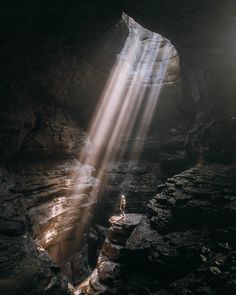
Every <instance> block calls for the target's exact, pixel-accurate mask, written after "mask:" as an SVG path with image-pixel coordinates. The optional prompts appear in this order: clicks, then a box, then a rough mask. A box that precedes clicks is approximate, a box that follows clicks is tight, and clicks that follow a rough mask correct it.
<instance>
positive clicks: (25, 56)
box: [0, 0, 236, 294]
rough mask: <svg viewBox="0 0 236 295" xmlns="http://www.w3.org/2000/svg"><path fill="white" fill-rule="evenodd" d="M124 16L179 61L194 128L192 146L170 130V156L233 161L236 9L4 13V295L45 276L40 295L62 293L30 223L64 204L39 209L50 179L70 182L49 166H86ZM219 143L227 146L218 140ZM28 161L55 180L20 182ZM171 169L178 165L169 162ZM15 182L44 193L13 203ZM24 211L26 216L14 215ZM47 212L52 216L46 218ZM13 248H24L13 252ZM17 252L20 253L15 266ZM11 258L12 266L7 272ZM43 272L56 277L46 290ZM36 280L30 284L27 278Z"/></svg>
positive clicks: (0, 118) (125, 5) (0, 148)
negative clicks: (28, 204)
mask: <svg viewBox="0 0 236 295" xmlns="http://www.w3.org/2000/svg"><path fill="white" fill-rule="evenodd" d="M122 11H125V12H126V13H127V14H129V15H130V16H132V17H134V19H135V20H137V21H138V22H139V23H140V24H142V25H144V26H145V27H147V28H149V29H152V30H154V31H156V32H158V33H160V34H162V35H163V36H165V37H166V38H168V39H169V40H171V42H172V43H173V44H174V46H175V48H176V49H177V51H178V54H179V57H180V66H181V76H182V86H183V95H182V96H181V97H180V103H179V107H180V109H181V110H182V114H183V115H182V117H183V118H185V119H186V120H189V121H190V122H192V126H191V124H190V126H189V130H190V131H189V132H188V133H187V131H186V130H185V129H184V132H185V133H186V135H187V136H186V138H185V136H184V137H183V136H181V138H180V137H179V136H178V134H176V131H173V130H172V133H173V134H174V136H170V138H167V139H166V143H164V145H165V146H166V147H167V154H168V153H169V154H172V152H173V151H172V150H171V146H173V145H175V144H176V142H177V143H178V144H180V145H181V149H185V148H186V151H187V152H188V153H189V157H190V158H191V159H193V160H194V161H197V159H198V158H199V157H202V158H204V159H205V160H208V161H219V162H225V161H226V162H232V161H234V160H235V159H236V157H235V154H236V153H235V146H236V142H235V139H234V130H235V128H234V125H235V121H234V120H235V117H234V115H235V99H234V97H235V91H236V89H235V81H234V80H235V79H234V77H235V75H234V72H235V68H236V67H235V60H236V59H235V50H234V49H235V44H234V32H235V21H234V18H235V15H236V12H235V5H234V3H233V1H212V0H211V1H207V2H206V1H191V3H190V2H187V1H178V2H176V1H173V0H168V1H164V0H163V1H161V0H160V1H153V0H149V1H145V2H144V1H138V0H135V1H116V2H115V3H113V2H111V1H109V0H106V1H105V0H104V1H65V0H60V1H51V2H50V3H48V2H47V1H40V2H39V1H36V0H35V1H30V2H29V1H28V2H25V3H24V4H22V3H19V1H8V2H3V3H1V17H0V38H1V41H2V42H1V43H2V46H1V51H0V62H1V70H0V77H1V78H0V80H1V82H0V158H1V161H4V162H7V165H5V164H3V168H1V170H2V180H1V183H2V187H3V191H1V206H2V208H3V209H2V210H1V219H2V224H3V227H2V229H1V245H2V247H3V248H4V249H5V248H6V247H5V246H6V245H8V246H7V250H6V251H5V250H4V251H3V252H2V253H3V254H2V257H3V259H2V262H1V269H5V267H6V265H8V266H7V267H9V271H6V272H5V271H2V279H1V288H2V290H3V292H5V293H4V294H8V293H9V294H21V293H22V294H26V293H27V292H28V294H30V292H32V282H34V279H35V278H37V277H38V276H40V277H41V278H42V281H43V283H42V281H41V280H38V281H37V282H38V283H36V284H35V285H34V287H35V288H39V290H40V292H41V293H42V294H44V293H45V294H49V292H54V291H55V289H57V290H60V286H59V285H60V283H59V281H60V278H59V275H58V273H59V270H58V269H57V267H56V266H55V265H54V264H53V265H51V264H50V263H52V262H50V263H49V262H47V261H50V259H49V257H48V256H47V254H46V253H44V252H43V253H44V254H45V255H46V256H47V258H45V256H44V258H43V262H39V261H41V260H40V259H39V256H40V253H41V252H39V250H37V247H36V246H35V241H34V240H32V236H33V237H34V235H37V236H38V237H39V238H40V237H41V236H40V234H41V232H40V230H41V229H40V228H43V226H44V225H42V227H41V226H40V225H38V224H37V221H36V222H35V224H34V223H32V220H33V219H34V218H35V216H37V215H32V216H33V217H32V216H31V217H30V213H32V212H33V210H36V211H37V214H38V216H44V218H46V219H45V220H48V219H47V218H49V216H47V214H46V213H45V212H47V211H48V208H49V207H50V206H52V205H53V204H54V203H56V202H57V200H56V198H59V199H60V198H63V197H64V193H61V192H60V193H59V194H58V195H57V193H56V194H55V195H54V196H53V197H52V198H51V202H52V203H51V204H50V202H49V203H48V201H49V200H50V198H49V200H48V199H47V202H45V203H44V202H43V204H40V206H38V204H37V202H41V195H40V194H41V192H42V191H43V190H44V189H43V188H41V187H40V186H41V184H42V183H45V182H46V183H47V182H50V175H52V177H54V176H53V175H54V173H56V172H57V171H59V174H60V172H63V169H62V168H59V166H58V164H55V163H53V164H52V166H51V168H49V167H48V161H49V160H48V159H51V158H54V157H55V158H59V159H62V158H63V159H65V160H64V161H65V162H64V165H66V163H67V161H68V158H71V157H74V156H76V157H78V156H79V154H80V152H81V148H80V147H81V146H83V144H84V143H85V142H88V144H89V140H88V139H87V136H86V133H85V132H84V131H83V130H82V128H81V127H86V126H87V124H88V118H89V117H90V115H91V113H92V112H93V109H94V106H95V105H96V103H94V102H97V100H98V97H99V93H101V91H102V89H103V86H104V85H105V81H106V78H107V76H108V73H109V70H110V68H111V66H112V64H113V62H114V60H115V58H116V53H117V50H118V48H122V45H123V43H124V40H125V38H126V36H127V30H126V28H125V27H124V26H123V25H122V24H121V23H120V24H118V29H117V27H115V26H116V24H117V22H118V21H119V20H120V18H121V14H122ZM114 48H115V50H114ZM97 56H99V59H97ZM94 93H95V94H96V95H94ZM222 136H224V139H225V140H224V142H222V141H221V140H220V138H221V137H222ZM181 149H180V150H181ZM164 152H165V151H164ZM232 155H233V157H232ZM180 156H181V155H180ZM26 158H27V159H32V160H33V161H34V160H35V158H41V159H43V162H41V164H40V166H42V165H43V169H42V171H46V170H48V169H49V171H51V172H49V175H46V176H45V175H44V174H43V173H44V172H43V173H42V175H40V172H39V171H40V169H41V168H39V167H38V165H36V164H33V166H34V167H35V168H34V169H33V170H34V171H32V170H30V169H29V168H27V169H29V171H28V176H27V173H26V176H22V171H20V172H19V171H17V169H16V168H15V167H14V168H12V166H14V164H15V161H16V160H19V159H21V160H22V159H26ZM160 158H161V160H162V161H163V163H164V165H165V166H167V162H168V161H167V160H168V157H166V155H165V154H164V155H162V157H161V156H160ZM174 160H176V158H174ZM170 163H173V162H171V159H170ZM170 166H171V164H170ZM20 167H22V166H20ZM60 167H61V166H60ZM20 169H21V168H20ZM50 169H51V170H50ZM61 169H62V170H61ZM35 170H36V171H35ZM158 171H159V170H158ZM171 173H174V172H171ZM12 175H13V179H12V178H11V177H12ZM60 177H62V178H63V173H62V176H60V175H56V176H55V179H57V181H58V183H57V184H56V187H57V189H59V190H60V189H61V188H60V186H61V185H62V186H63V182H61V178H60ZM17 178H19V180H18V182H21V180H22V179H23V178H26V183H27V182H28V181H29V183H28V186H30V187H31V186H32V185H33V184H32V182H31V181H32V178H33V179H34V178H35V179H36V191H37V192H34V191H31V192H27V193H25V188H24V185H26V183H24V181H23V182H22V184H21V186H22V188H21V190H19V194H18V192H17V194H15V193H13V194H12V187H15V186H16V179H17ZM45 178H46V180H45ZM33 181H34V180H33ZM9 182H10V183H11V184H9ZM37 183H38V184H37ZM37 185H38V186H39V188H37ZM13 190H14V189H13ZM26 191H27V190H26ZM22 193H23V195H22ZM35 194H36V196H37V195H38V197H36V199H37V201H36V204H37V206H36V208H35V209H33V207H32V208H31V209H30V210H29V212H28V213H29V214H28V213H27V211H28V209H25V208H24V206H23V207H22V202H23V201H22V197H23V198H26V201H27V200H28V199H30V197H31V196H33V195H35ZM5 196H7V197H5ZM54 197H55V199H54ZM85 199H86V196H85ZM6 200H7V201H6ZM12 200H14V201H12ZM23 200H24V199H23ZM23 203H24V202H23ZM19 204H20V205H19ZM47 206H48V207H47ZM6 207H7V210H6ZM18 207H20V209H19V211H18V210H16V208H18ZM21 207H22V208H23V209H21ZM44 207H45V208H46V209H45V210H44V209H43V208H44ZM42 211H45V212H43V215H42ZM63 212H64V211H63ZM26 217H27V218H26ZM28 218H29V219H28ZM19 219H20V220H19ZM22 219H23V220H22ZM52 222H53V221H52ZM22 224H23V225H22ZM36 225H37V226H36ZM29 233H30V234H29ZM25 234H26V238H25V237H24V235H25ZM25 239H26V240H25ZM42 240H43V238H42ZM42 240H41V243H42ZM25 241H26V242H25ZM16 244H17V245H18V246H19V248H17V249H16V250H14V249H15V245H16ZM54 244H55V245H57V243H56V242H55V243H54ZM54 244H53V245H54ZM84 246H85V244H84ZM45 247H46V248H47V245H45ZM48 247H49V245H48ZM55 247H57V246H55ZM41 251H43V250H41ZM15 252H16V253H18V254H17V259H15V257H16V256H15ZM49 252H50V250H49ZM78 255H80V254H78ZM6 257H8V258H9V260H11V263H9V264H8V262H6ZM22 257H24V258H22ZM48 259H49V260H48ZM45 261H46V262H45ZM19 262H20V263H19ZM35 262H37V263H38V264H39V267H38V268H34V269H33V271H32V268H31V267H30V266H32V265H34V263H35ZM18 265H22V268H23V269H26V271H25V272H24V275H23V276H20V277H19V279H18V275H19V274H21V268H18ZM45 265H46V266H45ZM64 268H65V272H67V273H69V272H70V267H68V265H66V264H65V265H64ZM45 269H46V272H49V275H48V279H47V280H46V281H45V282H44V273H45ZM30 272H31V273H32V276H31V277H28V274H29V273H30ZM55 272H56V273H55ZM16 278H17V279H16ZM30 278H32V280H29V279H30ZM51 279H52V282H54V283H53V284H51V283H50V282H51ZM26 280H29V281H30V282H29V288H28V289H27V290H26V289H25V287H24V286H23V285H24V284H25V283H24V282H25V281H26ZM16 281H17V282H18V283H19V282H20V284H19V285H18V283H17V284H16ZM13 283H14V284H16V285H15V287H14V288H12V287H11V286H12V285H13ZM47 286H49V289H47ZM42 288H43V289H42ZM54 288H55V289H54ZM7 292H8V293H7ZM17 292H18V293H17ZM20 292H21V293H20Z"/></svg>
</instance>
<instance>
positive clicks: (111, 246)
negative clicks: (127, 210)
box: [74, 214, 142, 295]
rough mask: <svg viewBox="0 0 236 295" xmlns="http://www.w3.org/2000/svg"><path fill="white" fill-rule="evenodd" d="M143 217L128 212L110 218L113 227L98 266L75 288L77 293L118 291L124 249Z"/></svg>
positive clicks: (112, 292)
mask: <svg viewBox="0 0 236 295" xmlns="http://www.w3.org/2000/svg"><path fill="white" fill-rule="evenodd" d="M141 218H142V215H141V214H126V215H125V218H124V219H122V218H121V216H112V217H111V218H110V219H109V222H110V224H111V227H110V229H109V231H108V235H107V238H106V240H105V241H104V243H103V247H102V250H101V253H100V256H99V257H98V262H97V266H96V268H95V269H94V270H93V272H92V274H91V275H90V276H89V277H88V278H87V279H86V280H85V281H84V282H82V283H81V284H80V285H79V286H78V287H77V288H75V292H74V294H75V295H77V294H78V295H79V294H84V293H85V294H91V295H92V294H115V293H116V292H117V291H118V289H119V283H120V279H119V278H120V275H121V274H120V269H121V263H122V261H123V251H124V249H125V248H126V242H127V240H128V238H129V237H130V235H131V233H132V231H133V230H134V229H135V228H136V227H137V225H138V224H139V223H140V220H141Z"/></svg>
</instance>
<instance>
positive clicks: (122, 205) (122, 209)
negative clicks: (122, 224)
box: [120, 195, 126, 219]
mask: <svg viewBox="0 0 236 295" xmlns="http://www.w3.org/2000/svg"><path fill="white" fill-rule="evenodd" d="M125 206H126V198H125V196H124V195H121V197H120V215H121V218H122V219H124V218H125Z"/></svg>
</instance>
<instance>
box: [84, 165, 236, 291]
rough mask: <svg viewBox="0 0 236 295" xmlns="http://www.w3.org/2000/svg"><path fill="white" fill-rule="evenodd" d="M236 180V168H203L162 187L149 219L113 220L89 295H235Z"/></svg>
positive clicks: (180, 175) (173, 179) (93, 276)
mask: <svg viewBox="0 0 236 295" xmlns="http://www.w3.org/2000/svg"><path fill="white" fill-rule="evenodd" d="M235 180H236V166H235V165H229V166H225V165H219V164H217V165H213V164H211V165H199V166H196V167H194V168H191V169H189V170H187V171H185V172H183V173H181V174H179V175H176V176H174V177H172V178H170V179H168V180H167V182H166V184H165V185H162V186H159V188H158V189H159V193H158V194H157V195H156V197H155V198H154V199H152V200H151V201H150V202H149V204H148V208H147V215H132V214H131V215H127V219H125V220H124V221H122V220H120V221H117V220H115V219H111V224H112V226H111V228H110V230H109V232H108V235H107V239H106V240H105V242H104V245H103V248H102V252H101V256H100V259H99V261H98V264H97V268H96V269H95V271H94V272H93V274H92V277H90V279H89V280H88V281H87V283H88V284H89V286H90V291H89V292H90V293H89V294H140V295H141V294H152V295H154V294H155V295H174V294H176V295H177V294H179V295H182V294H189V295H191V294H199V295H200V294H201V295H213V294H214V295H216V294H217V295H218V294H227V295H230V294H232V295H233V294H235V292H236V272H235V269H236V240H235V231H236V222H235V210H236V206H235V200H236V199H235V191H236V187H235ZM130 219H132V220H133V221H134V220H135V221H134V222H133V224H132V226H131V223H130ZM127 229H128V230H127ZM105 266H106V267H105ZM104 286H105V287H104ZM96 292H97V293H96Z"/></svg>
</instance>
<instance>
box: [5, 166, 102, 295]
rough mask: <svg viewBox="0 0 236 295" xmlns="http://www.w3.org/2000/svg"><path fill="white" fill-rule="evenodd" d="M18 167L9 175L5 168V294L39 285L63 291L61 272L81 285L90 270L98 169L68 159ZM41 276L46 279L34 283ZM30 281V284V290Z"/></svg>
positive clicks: (31, 290) (39, 288)
mask: <svg viewBox="0 0 236 295" xmlns="http://www.w3.org/2000/svg"><path fill="white" fill-rule="evenodd" d="M14 171H15V172H14V174H11V176H10V177H9V171H7V170H6V169H5V170H4V169H3V168H2V169H1V226H0V233H1V239H0V240H1V247H2V251H1V261H2V264H1V269H3V270H4V269H5V270H4V272H3V273H1V277H2V276H3V279H2V280H1V281H0V288H1V290H2V292H3V293H4V294H23V293H24V294H25V292H26V293H27V292H28V293H27V294H33V293H30V292H33V290H35V288H36V289H37V288H38V289H37V290H39V291H38V292H42V294H44V293H43V292H45V294H46V292H49V291H48V290H49V289H50V290H52V291H50V292H55V290H56V288H57V289H58V292H61V291H59V290H60V288H61V287H60V284H61V279H60V276H61V277H63V275H66V277H67V278H68V279H69V280H70V282H72V283H73V284H77V283H78V282H79V281H80V280H82V279H83V278H84V277H85V276H87V275H88V273H89V267H88V262H87V244H86V240H87V238H86V237H87V233H88V230H89V224H90V220H91V218H92V216H93V210H94V206H95V204H96V191H97V186H98V181H97V180H96V179H95V178H93V177H92V176H91V173H92V171H93V168H92V167H90V166H85V165H84V166H83V165H81V164H80V163H79V162H78V161H76V160H67V161H51V162H49V161H47V163H45V162H32V163H28V164H26V163H25V164H24V165H23V164H22V163H21V164H20V165H19V166H18V167H15V168H14ZM45 250H46V251H47V252H46V251H45ZM46 253H48V254H49V255H50V257H51V258H49V256H48V254H46ZM52 259H53V261H54V262H52ZM41 260H42V261H41ZM55 262H56V263H57V264H55ZM27 263H28V264H29V265H27ZM60 268H61V269H60ZM23 269H25V270H24V272H23V273H22V270H23ZM7 270H8V271H7ZM61 273H63V275H62V274H61ZM46 274H47V275H46ZM21 275H22V277H20V276H21ZM44 275H45V278H44ZM37 276H39V277H40V276H41V279H40V280H38V282H37V284H38V285H35V286H34V287H32V284H34V283H33V282H34V280H36V278H37ZM4 277H6V279H4ZM31 281H32V282H31ZM15 282H16V283H15ZM26 282H28V284H29V287H27V288H26V289H24V286H25V285H24V284H26ZM21 284H22V285H21ZM11 285H15V287H14V288H12V287H11ZM23 285H24V286H23ZM65 287H67V284H66V283H65ZM8 288H9V289H8ZM28 288H29V289H28ZM44 289H45V290H44ZM23 290H24V292H23ZM40 290H41V291H40ZM7 292H8V293H7ZM17 292H19V293H17ZM21 292H23V293H21ZM40 294H41V293H40ZM47 294H48V293H47ZM50 294H51V293H50ZM52 294H54V293H52Z"/></svg>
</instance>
